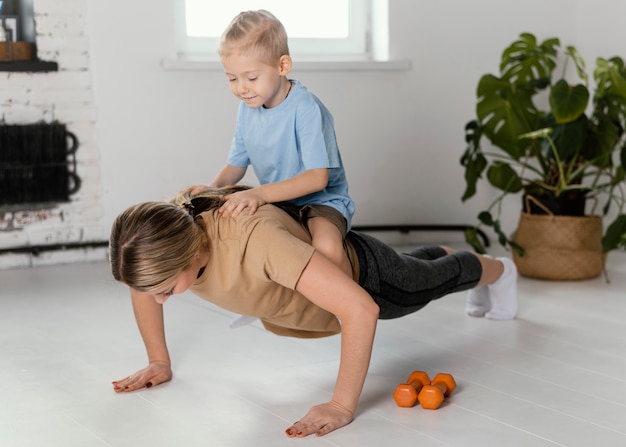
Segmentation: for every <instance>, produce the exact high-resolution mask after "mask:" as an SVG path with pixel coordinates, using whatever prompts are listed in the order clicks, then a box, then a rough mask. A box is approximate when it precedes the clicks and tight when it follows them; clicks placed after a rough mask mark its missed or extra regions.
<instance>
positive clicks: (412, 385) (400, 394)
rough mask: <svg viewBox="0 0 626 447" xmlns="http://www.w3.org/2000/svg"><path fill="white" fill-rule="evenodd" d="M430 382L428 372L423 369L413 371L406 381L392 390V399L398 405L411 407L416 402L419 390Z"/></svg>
mask: <svg viewBox="0 0 626 447" xmlns="http://www.w3.org/2000/svg"><path fill="white" fill-rule="evenodd" d="M429 384H430V379H429V378H428V374H426V373H425V372H424V371H413V372H412V373H411V375H410V376H409V378H408V379H406V383H401V384H400V385H398V386H397V387H396V390H395V391H394V392H393V400H395V401H396V404H398V406H399V407H412V406H413V405H415V402H417V397H418V395H419V392H420V390H422V389H423V387H424V386H425V385H429Z"/></svg>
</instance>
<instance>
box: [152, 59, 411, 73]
mask: <svg viewBox="0 0 626 447" xmlns="http://www.w3.org/2000/svg"><path fill="white" fill-rule="evenodd" d="M294 65H295V68H294V71H296V70H297V71H408V70H411V69H412V68H413V64H412V62H411V60H409V59H402V60H393V61H350V60H346V61H344V60H336V61H334V60H328V61H296V62H294ZM161 67H162V68H163V69H164V70H167V71H220V72H221V71H222V70H223V67H222V64H221V63H220V61H217V60H200V59H163V60H162V61H161Z"/></svg>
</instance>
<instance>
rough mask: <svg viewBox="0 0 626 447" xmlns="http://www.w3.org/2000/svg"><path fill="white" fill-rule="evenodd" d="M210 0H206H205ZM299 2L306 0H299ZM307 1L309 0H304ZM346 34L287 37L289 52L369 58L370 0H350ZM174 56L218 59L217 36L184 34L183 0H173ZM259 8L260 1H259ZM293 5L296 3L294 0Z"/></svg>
mask: <svg viewBox="0 0 626 447" xmlns="http://www.w3.org/2000/svg"><path fill="white" fill-rule="evenodd" d="M207 1H209V0H207ZM298 1H299V2H302V1H305V0H298ZM307 1H309V0H307ZM310 1H312V2H313V3H315V0H310ZM349 2H350V6H349V11H350V12H349V16H350V17H349V20H350V24H349V35H348V37H346V38H339V39H321V38H319V39H315V38H314V39H310V38H309V39H304V38H292V37H290V38H289V50H290V53H291V55H292V56H293V57H294V58H297V59H298V60H312V61H315V60H327V61H332V60H344V61H350V60H352V61H369V60H372V59H373V56H372V43H371V41H372V38H371V35H372V9H373V1H372V0H349ZM174 4H175V19H176V22H175V27H176V38H177V39H176V40H177V57H178V58H179V59H183V60H209V61H210V60H218V55H217V47H218V44H219V37H215V38H210V37H192V36H187V32H186V19H185V0H174ZM259 4H260V6H259V8H262V6H261V5H262V2H259ZM294 7H297V6H295V4H294Z"/></svg>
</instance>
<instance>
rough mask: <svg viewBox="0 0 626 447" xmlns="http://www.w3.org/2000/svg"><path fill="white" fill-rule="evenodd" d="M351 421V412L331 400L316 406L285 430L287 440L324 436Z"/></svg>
mask: <svg viewBox="0 0 626 447" xmlns="http://www.w3.org/2000/svg"><path fill="white" fill-rule="evenodd" d="M351 421H352V412H351V411H350V410H348V409H347V408H346V407H344V406H343V405H340V404H339V403H337V402H335V401H334V400H331V401H330V402H328V403H325V404H321V405H316V406H315V407H313V408H311V409H310V410H309V412H308V413H307V414H306V416H304V418H302V419H300V420H299V421H298V422H294V424H293V425H292V426H291V427H289V428H287V430H285V433H286V434H287V437H289V438H296V437H297V438H303V437H305V436H308V435H312V434H315V436H324V435H326V434H328V433H330V432H331V431H333V430H336V429H338V428H341V427H343V426H344V425H348V424H349V423H350V422H351Z"/></svg>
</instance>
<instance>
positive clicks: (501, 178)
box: [487, 161, 523, 193]
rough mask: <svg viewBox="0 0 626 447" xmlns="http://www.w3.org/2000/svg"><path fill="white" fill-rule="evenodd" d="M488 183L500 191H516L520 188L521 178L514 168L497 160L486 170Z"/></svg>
mask: <svg viewBox="0 0 626 447" xmlns="http://www.w3.org/2000/svg"><path fill="white" fill-rule="evenodd" d="M487 179H488V180H489V183H491V184H492V185H493V186H495V187H496V188H498V189H501V190H502V191H506V192H510V193H516V192H519V191H521V190H522V186H523V185H522V180H521V178H520V177H519V175H518V174H517V172H515V170H514V169H513V168H512V167H511V166H510V165H508V164H507V163H503V162H500V161H497V162H495V163H493V164H492V165H491V166H490V167H489V169H488V170H487Z"/></svg>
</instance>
